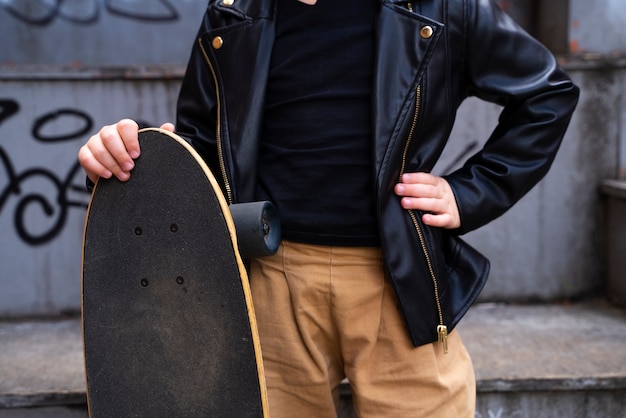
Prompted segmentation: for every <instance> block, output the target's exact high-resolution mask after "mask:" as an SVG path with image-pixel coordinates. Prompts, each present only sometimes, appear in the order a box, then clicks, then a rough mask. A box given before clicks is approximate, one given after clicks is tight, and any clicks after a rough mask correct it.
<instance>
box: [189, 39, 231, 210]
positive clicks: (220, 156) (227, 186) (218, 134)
mask: <svg viewBox="0 0 626 418" xmlns="http://www.w3.org/2000/svg"><path fill="white" fill-rule="evenodd" d="M198 43H199V44H200V50H201V51H202V55H203V56H204V60H205V61H206V63H207V65H208V66H209V70H210V71H211V75H212V76H213V81H214V82H215V97H216V103H217V116H216V121H217V122H216V127H215V142H216V144H217V154H218V160H219V163H220V171H221V172H222V179H223V180H224V188H225V189H226V199H227V200H228V204H229V205H231V204H232V203H233V194H232V190H231V187H230V182H229V181H228V176H227V175H226V163H225V162H224V153H223V152H222V135H221V131H222V126H221V116H220V115H221V113H220V111H221V109H220V107H221V105H220V93H219V84H218V82H217V76H216V75H215V69H214V68H213V65H212V64H211V61H210V60H209V55H208V54H207V52H206V49H205V48H204V43H203V42H202V38H199V39H198Z"/></svg>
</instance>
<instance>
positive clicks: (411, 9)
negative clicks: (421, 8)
mask: <svg viewBox="0 0 626 418" xmlns="http://www.w3.org/2000/svg"><path fill="white" fill-rule="evenodd" d="M406 8H407V9H409V12H412V11H413V3H407V4H406Z"/></svg>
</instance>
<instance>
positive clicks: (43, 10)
mask: <svg viewBox="0 0 626 418" xmlns="http://www.w3.org/2000/svg"><path fill="white" fill-rule="evenodd" d="M125 3H129V2H128V1H125V0H84V1H82V2H80V3H76V2H67V1H66V0H26V1H25V0H20V1H10V0H9V1H4V2H2V1H0V10H5V11H6V12H7V13H8V14H10V15H11V16H13V17H14V18H16V19H18V20H20V21H22V22H25V23H28V24H30V25H34V26H46V25H49V24H50V23H52V22H53V21H55V20H56V19H60V20H65V21H68V22H71V23H76V24H85V25H86V24H93V23H96V22H98V20H99V19H100V11H101V10H102V9H104V10H106V11H107V12H108V13H110V14H112V15H115V16H119V17H123V18H127V19H132V20H138V21H144V22H174V21H177V20H178V19H179V17H180V15H179V13H178V10H177V9H176V7H175V6H174V5H173V4H172V3H171V2H170V1H168V0H150V1H149V3H150V4H152V5H154V4H158V5H160V6H161V9H162V11H161V12H158V13H150V12H146V9H147V8H146V7H135V9H136V10H133V9H132V8H131V7H129V5H128V4H125ZM134 3H137V2H134ZM77 4H78V5H79V6H77ZM140 6H141V5H140ZM144 6H145V5H144Z"/></svg>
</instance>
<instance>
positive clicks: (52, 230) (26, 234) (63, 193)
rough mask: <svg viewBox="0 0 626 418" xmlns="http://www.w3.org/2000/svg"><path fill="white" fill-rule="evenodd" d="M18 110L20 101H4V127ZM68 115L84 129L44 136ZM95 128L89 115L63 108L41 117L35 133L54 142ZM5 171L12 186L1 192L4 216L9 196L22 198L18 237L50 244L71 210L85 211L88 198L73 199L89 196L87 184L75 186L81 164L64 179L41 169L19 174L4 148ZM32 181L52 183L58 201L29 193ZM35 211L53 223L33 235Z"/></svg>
mask: <svg viewBox="0 0 626 418" xmlns="http://www.w3.org/2000/svg"><path fill="white" fill-rule="evenodd" d="M18 111H19V105H18V104H17V102H15V101H13V100H0V124H1V123H2V122H3V121H5V120H6V119H8V118H9V117H11V116H12V115H14V114H15V113H17V112H18ZM65 115H70V116H72V117H77V118H80V119H82V127H81V129H79V130H77V131H76V132H71V133H68V134H63V135H56V136H46V135H43V134H42V131H43V129H44V127H45V125H46V124H48V123H50V122H51V121H54V120H55V119H56V118H58V117H59V116H65ZM92 126H93V121H92V119H91V118H90V117H89V115H87V114H85V113H83V112H81V111H78V110H72V109H60V110H57V111H54V112H50V113H48V114H45V115H43V116H41V117H39V118H37V119H36V120H35V122H34V124H33V129H32V132H33V136H34V137H35V139H37V140H38V141H41V142H44V143H46V142H47V143H50V142H60V141H67V140H71V139H76V138H81V137H82V136H83V135H84V133H85V132H86V131H88V130H90V129H91V127H92ZM2 168H4V170H3V171H4V172H5V173H6V178H7V179H8V185H7V186H6V187H5V188H4V190H2V189H0V213H2V210H3V209H4V207H5V204H6V203H7V202H8V200H9V197H11V196H17V197H18V198H19V201H18V203H17V205H16V207H15V212H14V215H13V220H14V225H15V230H16V232H17V234H18V236H19V237H20V239H21V240H23V241H24V242H26V243H27V244H30V245H33V246H35V245H42V244H45V243H48V242H50V241H51V240H53V239H54V238H55V237H57V236H58V235H59V233H60V232H61V231H62V230H63V227H64V226H65V223H66V221H67V217H68V212H69V209H70V208H82V209H85V208H86V207H87V203H86V200H87V199H86V198H83V199H71V198H70V197H69V195H70V192H72V191H73V192H78V193H79V194H81V195H82V197H86V196H88V195H89V193H88V192H87V191H86V190H85V187H84V186H83V185H81V186H76V185H75V184H73V180H74V179H75V177H76V176H77V175H78V174H79V173H80V172H81V170H80V165H79V163H78V161H76V162H74V164H73V165H72V166H71V168H70V169H69V171H68V172H67V174H66V175H65V176H63V177H62V179H60V178H59V177H57V175H56V174H55V173H53V172H51V171H50V170H47V169H45V168H40V167H35V168H31V169H27V170H25V171H23V172H21V173H18V172H17V170H16V169H15V167H14V165H13V163H12V162H11V159H10V157H9V154H8V152H7V151H5V150H4V148H2V146H0V174H1V173H2V170H1V169H2ZM0 178H2V177H0ZM32 179H36V180H38V181H40V180H44V181H46V182H47V183H49V184H51V188H52V190H53V191H54V195H55V196H56V198H54V199H49V198H47V197H46V196H45V195H43V194H41V193H32V192H26V191H25V190H24V189H23V187H22V185H24V184H25V182H26V181H28V180H32ZM32 208H35V209H37V208H38V209H40V210H41V211H42V213H43V214H45V216H46V217H47V218H49V219H51V221H52V222H51V224H50V226H49V227H48V228H46V229H45V230H43V231H40V232H39V233H34V232H30V231H29V229H28V226H27V222H26V217H27V213H29V211H30V210H31V209H32Z"/></svg>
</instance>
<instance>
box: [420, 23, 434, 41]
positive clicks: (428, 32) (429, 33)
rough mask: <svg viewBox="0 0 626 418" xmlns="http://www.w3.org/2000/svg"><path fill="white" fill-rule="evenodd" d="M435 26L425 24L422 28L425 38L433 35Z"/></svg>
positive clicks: (421, 33)
mask: <svg viewBox="0 0 626 418" xmlns="http://www.w3.org/2000/svg"><path fill="white" fill-rule="evenodd" d="M433 32H434V30H433V28H432V27H431V26H424V27H423V28H422V30H420V36H421V37H422V38H424V39H428V38H430V37H431V36H433Z"/></svg>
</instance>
